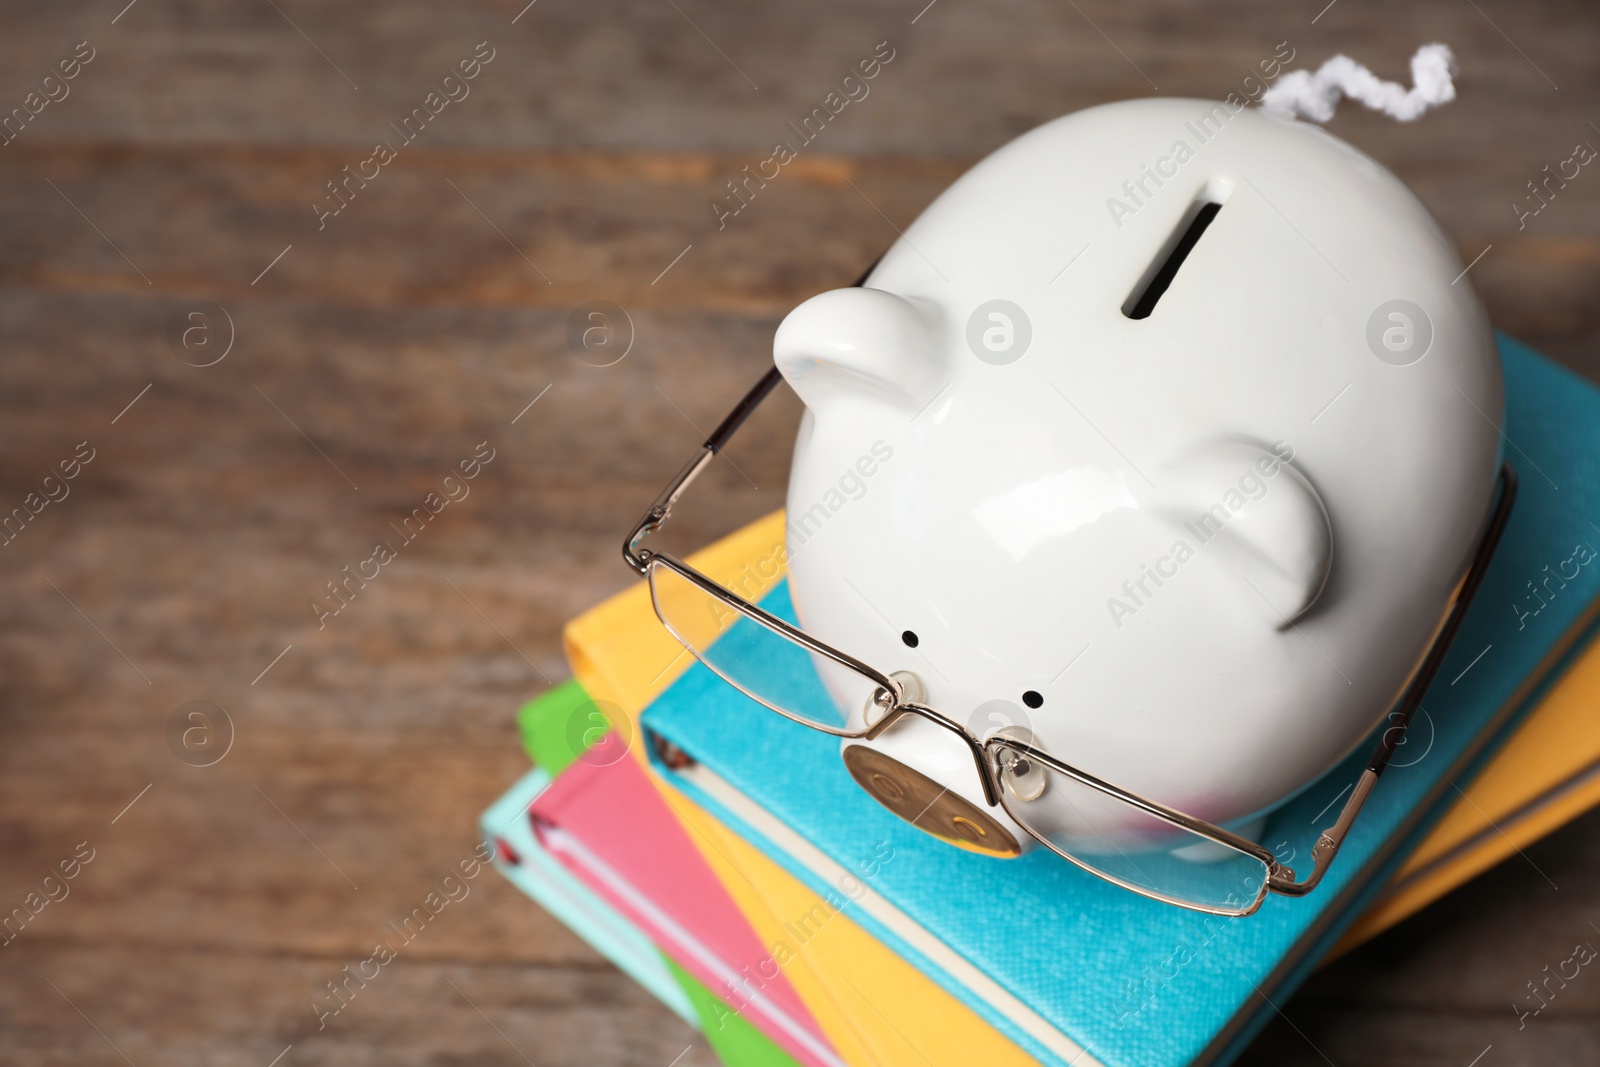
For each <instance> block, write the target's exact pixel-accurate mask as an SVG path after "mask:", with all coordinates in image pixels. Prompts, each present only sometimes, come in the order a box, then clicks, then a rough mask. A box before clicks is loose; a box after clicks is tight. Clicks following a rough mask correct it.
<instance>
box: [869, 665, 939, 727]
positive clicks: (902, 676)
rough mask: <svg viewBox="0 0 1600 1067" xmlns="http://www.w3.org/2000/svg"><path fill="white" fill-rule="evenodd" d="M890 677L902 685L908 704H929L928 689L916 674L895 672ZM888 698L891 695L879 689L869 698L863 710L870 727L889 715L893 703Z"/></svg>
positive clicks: (901, 689)
mask: <svg viewBox="0 0 1600 1067" xmlns="http://www.w3.org/2000/svg"><path fill="white" fill-rule="evenodd" d="M889 677H890V678H893V679H894V680H895V681H897V682H899V683H900V692H901V693H902V694H904V698H905V700H906V701H907V702H908V703H912V704H926V703H927V702H928V688H927V686H925V685H923V684H922V679H921V678H918V677H917V676H916V675H915V674H912V673H911V672H910V671H893V672H891V673H890V674H889ZM888 697H889V694H887V693H885V692H884V691H883V690H882V689H879V690H878V691H877V692H875V693H873V694H872V695H871V696H869V697H868V698H867V703H866V706H865V707H864V708H862V713H863V714H864V715H865V716H866V719H867V725H868V726H876V725H878V723H880V722H882V721H883V717H884V716H885V715H887V714H889V709H890V708H891V707H892V706H893V701H892V700H890V699H888Z"/></svg>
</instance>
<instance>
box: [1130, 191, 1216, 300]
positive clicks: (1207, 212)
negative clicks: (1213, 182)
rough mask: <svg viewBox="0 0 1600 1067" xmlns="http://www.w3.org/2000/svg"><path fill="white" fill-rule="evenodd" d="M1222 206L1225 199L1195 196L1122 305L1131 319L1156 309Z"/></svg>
mask: <svg viewBox="0 0 1600 1067" xmlns="http://www.w3.org/2000/svg"><path fill="white" fill-rule="evenodd" d="M1221 210H1222V201H1220V200H1216V199H1213V198H1212V197H1210V196H1203V197H1202V198H1201V199H1199V200H1196V201H1195V202H1194V203H1193V204H1192V205H1190V208H1189V210H1188V211H1187V212H1185V213H1184V217H1183V221H1182V222H1181V223H1179V225H1178V228H1177V229H1175V230H1173V231H1172V236H1171V237H1169V238H1167V242H1166V244H1165V245H1164V246H1163V247H1162V249H1161V252H1160V254H1159V255H1157V256H1156V258H1155V260H1154V261H1153V262H1151V264H1150V266H1149V267H1147V268H1145V272H1144V277H1142V278H1140V279H1139V284H1138V285H1136V286H1134V288H1133V292H1132V293H1130V294H1128V299H1127V301H1126V302H1124V303H1123V305H1122V313H1123V314H1124V315H1126V316H1127V317H1128V318H1130V319H1147V318H1149V317H1150V313H1151V312H1152V311H1154V310H1155V309H1156V303H1157V302H1158V301H1160V299H1161V297H1162V295H1163V294H1165V293H1166V291H1167V287H1168V286H1170V285H1171V284H1172V280H1173V279H1174V278H1176V277H1177V276H1178V269H1179V268H1180V267H1182V266H1183V261H1184V260H1186V259H1188V258H1189V253H1190V252H1193V251H1194V246H1195V245H1197V244H1199V243H1200V237H1201V235H1202V234H1204V233H1205V232H1206V227H1208V226H1210V225H1211V223H1212V221H1213V220H1215V219H1216V217H1217V213H1218V212H1220V211H1221Z"/></svg>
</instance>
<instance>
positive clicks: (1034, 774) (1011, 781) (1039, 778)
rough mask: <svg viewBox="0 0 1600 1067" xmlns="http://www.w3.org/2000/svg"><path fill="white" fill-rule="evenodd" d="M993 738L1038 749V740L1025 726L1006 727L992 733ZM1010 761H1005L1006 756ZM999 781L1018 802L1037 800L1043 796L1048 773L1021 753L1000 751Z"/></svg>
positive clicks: (1003, 749)
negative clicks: (1018, 742) (1002, 738)
mask: <svg viewBox="0 0 1600 1067" xmlns="http://www.w3.org/2000/svg"><path fill="white" fill-rule="evenodd" d="M994 736H995V737H1004V738H1009V739H1010V740H1012V741H1021V742H1022V743H1023V744H1025V745H1032V746H1034V747H1035V748H1038V747H1040V745H1039V740H1038V738H1036V737H1034V735H1033V731H1032V730H1030V729H1028V728H1027V727H1026V726H1006V727H1002V728H1001V729H999V730H996V731H995V733H994ZM1008 755H1009V756H1010V759H1007V758H1006V757H1007V756H1008ZM1000 781H1001V782H1002V783H1003V784H1004V786H1005V790H1006V792H1008V793H1010V794H1011V795H1012V796H1014V797H1016V798H1017V799H1018V800H1023V801H1029V800H1038V799H1039V798H1040V797H1042V796H1044V790H1045V787H1046V786H1047V785H1048V784H1049V781H1050V775H1049V772H1048V771H1046V770H1045V769H1044V766H1043V765H1042V764H1039V763H1036V762H1035V761H1033V760H1031V759H1029V758H1028V757H1026V756H1024V755H1022V754H1021V753H1018V752H1014V751H1012V750H1010V749H1006V748H1002V749H1000Z"/></svg>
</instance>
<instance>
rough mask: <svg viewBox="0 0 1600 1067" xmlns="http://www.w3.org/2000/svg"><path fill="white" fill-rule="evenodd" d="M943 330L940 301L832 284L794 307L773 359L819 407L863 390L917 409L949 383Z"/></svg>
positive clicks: (776, 341) (783, 325) (781, 327)
mask: <svg viewBox="0 0 1600 1067" xmlns="http://www.w3.org/2000/svg"><path fill="white" fill-rule="evenodd" d="M940 332H941V331H940V322H939V313H938V308H937V306H936V305H933V304H931V303H928V302H925V301H920V300H909V299H907V298H905V297H902V296H896V295H895V294H894V293H888V292H884V291H883V290H882V289H865V288H861V287H859V286H856V287H853V288H850V289H834V290H832V291H831V292H827V293H822V294H820V295H818V296H814V297H812V298H811V299H810V300H807V301H806V302H805V303H803V304H801V305H800V306H799V307H797V308H795V309H794V310H793V311H791V312H789V314H788V317H786V318H785V319H784V320H783V322H782V323H781V324H780V325H779V326H778V333H777V336H776V337H774V338H773V341H772V358H773V362H775V363H776V364H777V365H778V370H779V371H781V372H782V374H783V376H784V378H786V379H787V380H788V382H789V384H790V385H791V386H793V387H794V391H795V392H797V393H799V394H800V398H801V399H802V400H804V401H805V402H806V406H807V407H809V408H811V409H812V410H813V411H821V410H823V409H825V408H826V407H827V406H828V405H829V404H830V403H831V402H832V401H834V400H836V399H840V398H843V397H846V396H857V397H859V396H864V395H865V396H871V397H874V398H876V399H878V400H881V401H883V402H885V403H888V404H892V405H894V406H896V407H901V408H906V409H909V410H910V411H913V412H915V411H919V410H921V408H922V407H923V405H925V404H926V403H927V402H928V401H929V400H932V399H933V397H934V396H935V395H936V394H937V393H938V392H939V390H940V389H942V388H944V384H945V382H946V381H947V380H948V378H947V368H946V367H945V366H944V357H943V351H944V346H943V344H942V343H941V337H940Z"/></svg>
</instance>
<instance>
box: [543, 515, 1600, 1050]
mask: <svg viewBox="0 0 1600 1067" xmlns="http://www.w3.org/2000/svg"><path fill="white" fill-rule="evenodd" d="M783 543H784V517H783V512H781V511H780V512H775V513H774V514H772V515H769V516H767V517H766V518H764V519H761V520H759V521H757V522H755V523H752V524H751V525H749V526H747V527H745V528H744V529H742V530H740V531H738V532H736V533H734V534H732V535H730V536H729V537H726V538H724V539H723V540H721V541H718V542H717V543H716V544H713V545H711V546H710V547H708V548H706V549H704V550H703V551H701V552H699V553H697V554H695V555H694V556H691V557H690V559H689V562H690V563H691V564H692V565H693V566H695V567H696V568H698V569H699V570H700V571H702V572H703V573H704V574H706V575H707V576H708V577H710V578H712V579H714V580H716V581H719V582H722V583H725V584H727V585H728V586H729V587H730V588H733V589H735V590H736V591H737V592H739V593H740V594H741V595H742V596H744V597H745V598H746V599H750V600H759V599H760V598H761V597H762V596H763V595H765V593H767V592H768V591H770V590H771V588H772V587H774V586H775V585H776V584H777V583H778V582H779V581H780V580H781V579H782V571H781V568H780V569H778V570H777V572H776V573H774V574H772V575H770V576H767V577H763V572H764V571H770V570H773V568H772V567H771V566H769V565H762V566H757V564H758V563H759V564H768V563H769V562H770V561H772V560H774V559H775V558H777V557H778V555H779V549H781V547H782V546H783ZM565 646H566V652H567V657H568V659H569V661H570V663H571V665H572V669H573V673H574V674H575V675H576V677H577V679H578V680H579V681H580V682H581V683H582V684H583V685H584V687H585V688H586V689H587V690H588V691H589V693H590V695H591V697H593V698H594V699H596V700H603V701H610V702H611V703H613V704H615V705H616V707H617V709H618V710H619V711H620V712H621V713H623V714H624V715H625V716H626V717H627V720H628V724H627V726H625V727H624V729H628V730H630V732H631V736H633V737H634V738H638V737H639V733H640V731H639V725H638V719H639V715H640V714H641V713H642V712H643V711H644V709H645V708H646V707H648V706H649V704H650V703H651V701H653V700H654V699H655V698H656V697H657V696H659V695H660V694H661V693H662V692H663V691H664V690H665V689H666V688H667V687H668V686H670V685H671V684H672V683H673V681H675V680H676V679H677V678H678V676H679V675H681V674H682V673H683V672H684V671H685V670H687V669H688V668H689V666H690V665H691V664H692V663H693V662H694V660H693V657H691V656H690V654H689V653H688V652H686V651H685V650H684V649H683V647H682V646H681V645H680V644H678V642H677V640H676V639H675V638H673V637H672V635H671V634H669V633H667V631H666V630H665V628H663V627H662V626H661V624H660V623H659V621H658V620H657V619H656V617H655V613H654V610H653V609H652V607H651V605H650V593H649V587H648V585H647V584H646V583H645V582H643V581H641V582H638V583H637V584H635V585H633V586H632V587H630V588H629V589H627V590H626V591H624V592H622V593H620V594H618V595H617V596H614V597H612V598H611V599H609V600H607V601H605V602H604V603H602V604H600V605H598V606H597V607H595V608H593V609H591V610H590V611H588V612H585V613H584V614H583V615H581V616H579V617H578V618H576V619H574V620H573V621H572V622H571V623H569V624H568V625H567V627H566V631H565ZM1597 699H1600V652H1597V651H1595V650H1593V649H1589V650H1586V651H1584V652H1582V653H1581V654H1580V655H1579V657H1578V658H1577V659H1576V661H1575V662H1574V664H1573V666H1572V667H1571V668H1570V669H1569V670H1568V671H1567V672H1566V673H1565V675H1564V676H1562V677H1561V678H1560V679H1559V680H1558V681H1557V682H1556V683H1555V684H1554V685H1553V686H1552V687H1551V688H1550V690H1549V691H1548V692H1547V693H1546V694H1545V696H1544V697H1543V698H1542V699H1541V701H1540V702H1539V704H1538V705H1537V706H1536V707H1535V708H1534V709H1533V710H1532V711H1531V712H1529V714H1528V716H1527V717H1526V718H1525V719H1524V720H1523V722H1522V723H1521V724H1520V725H1519V726H1518V727H1517V728H1516V730H1515V732H1514V734H1513V735H1512V737H1511V738H1510V739H1509V740H1508V742H1507V743H1506V744H1505V745H1504V746H1503V747H1502V748H1501V749H1500V750H1499V751H1497V752H1496V753H1495V754H1494V755H1493V756H1492V757H1491V759H1490V761H1489V763H1488V764H1486V766H1485V768H1484V770H1483V771H1482V773H1481V774H1479V775H1478V777H1477V778H1476V779H1475V780H1474V781H1473V782H1472V784H1471V785H1469V786H1468V787H1467V788H1466V789H1465V790H1464V791H1463V792H1462V793H1461V795H1460V796H1459V797H1458V798H1457V800H1456V802H1455V803H1454V804H1453V805H1452V806H1451V807H1450V808H1449V809H1448V810H1447V811H1446V813H1445V815H1444V816H1443V817H1442V818H1441V820H1440V821H1439V822H1438V823H1437V824H1435V826H1434V828H1433V829H1432V830H1431V831H1430V833H1429V835H1428V836H1427V837H1426V838H1425V839H1424V840H1423V842H1422V843H1421V844H1420V845H1419V846H1418V848H1417V849H1416V851H1415V852H1414V853H1413V854H1412V855H1411V856H1410V857H1409V858H1408V859H1407V861H1406V863H1405V864H1404V866H1403V867H1402V868H1401V869H1400V870H1399V871H1398V872H1397V873H1396V875H1395V876H1394V878H1393V880H1392V881H1391V882H1390V884H1389V885H1388V886H1387V887H1386V888H1385V889H1384V890H1383V891H1382V893H1381V894H1380V896H1379V898H1378V900H1377V901H1376V902H1375V903H1374V904H1373V906H1372V907H1371V908H1370V909H1369V910H1368V911H1367V912H1366V913H1365V914H1364V915H1362V916H1361V918H1359V919H1358V920H1357V921H1356V923H1355V925H1354V926H1353V927H1352V928H1351V929H1350V931H1349V932H1348V933H1347V934H1346V936H1345V937H1344V939H1343V940H1342V941H1341V942H1340V943H1339V945H1338V946H1337V947H1336V949H1335V950H1334V954H1335V955H1337V954H1339V953H1341V952H1344V951H1348V949H1350V948H1352V947H1354V946H1355V945H1357V944H1360V943H1361V942H1362V941H1365V940H1367V939H1368V938H1371V937H1373V936H1374V935H1376V934H1377V933H1379V932H1380V931H1382V930H1385V929H1387V928H1388V927H1390V926H1392V925H1394V924H1395V923H1397V922H1399V921H1400V920H1402V919H1404V918H1405V917H1406V916H1408V915H1411V914H1413V913H1414V912H1416V911H1417V910H1419V909H1420V908H1422V907H1424V906H1425V905H1427V904H1428V903H1430V902H1432V901H1433V900H1436V899H1438V898H1439V897H1440V896H1442V895H1443V894H1445V893H1446V892H1448V891H1449V890H1451V889H1453V888H1455V887H1456V886H1458V885H1460V884H1462V883H1463V882H1465V881H1467V880H1468V879H1469V878H1471V877H1473V876H1474V875H1476V874H1478V873H1479V872H1481V871H1483V870H1485V869H1486V868H1488V867H1490V866H1492V865H1493V864H1495V863H1497V862H1499V861H1500V860H1502V859H1504V858H1505V857H1506V856H1509V855H1511V854H1512V853H1513V852H1516V851H1518V850H1519V849H1521V848H1522V846H1524V845H1527V844H1530V843H1531V842H1533V841H1535V840H1537V839H1538V838H1540V837H1542V836H1543V835H1545V834H1547V833H1549V832H1551V831H1552V830H1554V829H1555V828H1556V827H1558V826H1560V825H1561V824H1563V823H1565V822H1566V821H1568V820H1570V819H1572V818H1574V817H1576V816H1577V815H1579V814H1581V813H1582V812H1584V811H1586V810H1588V809H1589V808H1591V807H1593V806H1595V805H1596V804H1597V803H1600V717H1596V716H1594V715H1593V714H1592V712H1591V711H1590V709H1591V708H1592V707H1593V706H1594V705H1595V703H1596V700H1597ZM633 751H634V755H635V756H636V757H637V758H639V759H640V760H641V761H643V763H644V765H645V766H646V768H647V770H648V772H649V773H650V774H651V776H652V779H653V780H655V781H656V782H657V786H658V788H659V789H660V792H661V794H662V796H663V797H664V798H665V799H666V801H667V803H668V804H669V805H670V806H671V807H672V808H673V810H674V811H675V812H676V813H677V815H678V818H679V819H680V820H681V821H682V822H683V824H684V825H685V826H686V827H687V828H688V830H689V832H690V836H691V837H692V838H693V839H694V840H695V842H696V844H697V846H699V848H700V850H701V852H702V853H703V854H704V856H705V858H706V860H707V862H708V863H709V864H710V865H711V867H712V868H713V869H714V870H715V871H716V872H717V875H718V877H719V878H721V880H722V881H723V883H724V884H725V885H726V886H727V888H728V890H729V893H730V894H731V895H732V896H733V897H734V899H735V900H736V901H737V902H738V904H739V906H740V908H741V909H742V910H743V911H744V913H745V917H746V919H747V920H748V921H749V922H750V924H751V926H752V927H753V928H754V929H755V930H756V932H757V934H758V935H759V936H760V937H761V940H762V942H763V943H765V944H768V945H774V946H775V945H778V944H783V945H784V946H785V947H786V948H791V949H793V951H792V953H782V954H780V953H777V952H775V953H774V957H775V958H777V957H778V956H780V955H787V956H788V957H789V958H788V959H787V961H786V962H785V964H784V972H785V974H786V975H787V976H788V977H789V979H790V981H791V982H792V984H793V985H794V987H795V989H796V990H797V992H798V993H799V995H800V996H801V998H802V999H803V1000H804V1001H805V1002H806V1006H807V1007H808V1008H809V1009H810V1010H811V1012H812V1014H813V1015H814V1016H815V1018H816V1019H817V1022H818V1024H819V1025H820V1026H821V1027H822V1028H823V1030H824V1031H825V1032H826V1033H827V1035H828V1037H829V1038H830V1040H832V1041H833V1043H834V1047H835V1048H836V1049H837V1051H838V1052H839V1054H840V1056H841V1057H842V1058H843V1059H845V1061H846V1062H848V1063H851V1064H861V1065H865V1064H892V1063H902V1062H907V1061H908V1060H909V1061H911V1062H915V1061H916V1060H917V1059H923V1060H926V1061H927V1062H928V1063H929V1064H932V1065H941V1064H944V1063H949V1064H952V1065H954V1064H968V1063H973V1062H983V1063H998V1064H1009V1063H1016V1064H1026V1063H1030V1062H1032V1060H1031V1058H1030V1057H1028V1056H1027V1055H1026V1054H1025V1053H1023V1052H1022V1050H1021V1049H1019V1048H1018V1047H1017V1046H1016V1045H1015V1044H1013V1043H1012V1042H1011V1041H1010V1040H1009V1039H1007V1038H1006V1037H1005V1036H1003V1035H1002V1034H1001V1033H1000V1032H999V1031H997V1030H995V1029H994V1028H993V1027H992V1026H990V1025H989V1024H988V1023H987V1022H985V1021H984V1020H983V1019H982V1018H981V1017H979V1016H978V1015H977V1014H976V1013H975V1012H973V1011H972V1010H971V1009H969V1008H968V1007H967V1006H966V1005H965V1004H963V1003H962V1002H961V1001H960V1000H958V999H956V998H955V997H953V996H951V995H950V994H948V993H946V992H945V991H944V990H943V989H942V988H941V987H940V986H938V985H937V984H936V983H934V982H933V981H932V980H931V979H929V978H928V977H927V976H925V975H923V974H922V973H921V972H920V971H918V970H917V969H916V968H914V967H912V966H911V965H910V964H908V963H906V962H905V961H904V960H903V959H901V958H900V957H899V956H898V955H896V954H895V953H893V952H891V951H890V950H889V949H888V948H886V947H885V946H884V945H883V944H882V943H881V942H880V941H878V940H877V939H876V938H875V937H873V936H872V935H870V934H869V933H867V932H866V931H865V930H864V929H862V928H861V927H860V926H859V925H858V924H856V923H855V922H854V921H853V920H852V919H851V918H850V917H849V914H848V910H849V909H848V905H846V906H845V907H844V908H843V909H842V910H836V909H835V908H834V907H833V906H832V905H831V904H830V903H829V902H828V901H825V900H823V899H822V898H820V897H818V896H817V895H816V893H814V892H813V891H812V890H811V889H809V888H808V887H807V886H805V885H804V884H802V883H801V882H800V881H799V880H797V879H795V878H794V877H793V876H792V875H790V874H789V873H788V872H786V871H784V870H783V869H782V868H781V867H779V866H778V865H777V864H775V863H773V862H772V861H771V860H770V859H768V858H767V857H766V856H765V855H764V854H763V853H762V852H761V851H760V850H758V849H756V848H755V847H754V846H752V845H750V844H749V843H748V842H746V841H745V840H744V839H743V838H742V837H741V836H740V835H738V834H737V833H735V832H733V831H731V830H729V829H727V828H726V827H725V826H723V825H722V824H721V822H720V821H718V820H717V819H715V818H714V817H712V816H711V815H709V814H708V813H707V812H706V811H705V810H704V809H702V808H700V807H699V806H698V805H696V804H695V803H694V802H693V801H691V800H689V799H688V798H687V797H685V796H684V795H683V794H682V793H680V792H678V791H677V790H675V789H672V788H670V787H665V784H664V783H662V782H660V781H659V779H658V778H656V777H655V774H656V772H655V770H654V768H653V767H651V766H650V763H649V761H648V759H647V758H646V757H645V753H644V751H643V746H642V745H639V744H635V745H634V747H633ZM814 915H823V916H826V917H827V921H826V922H821V923H815V922H813V923H812V924H810V925H808V926H807V927H806V929H807V932H808V938H807V940H806V941H805V942H804V944H803V945H800V946H799V947H794V945H793V942H795V941H796V940H797V938H796V937H795V935H794V933H793V928H794V925H795V923H796V921H797V920H798V919H799V918H800V917H803V916H814ZM813 928H815V932H814V933H811V931H812V930H813ZM868 991H870V995H869V994H868Z"/></svg>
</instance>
